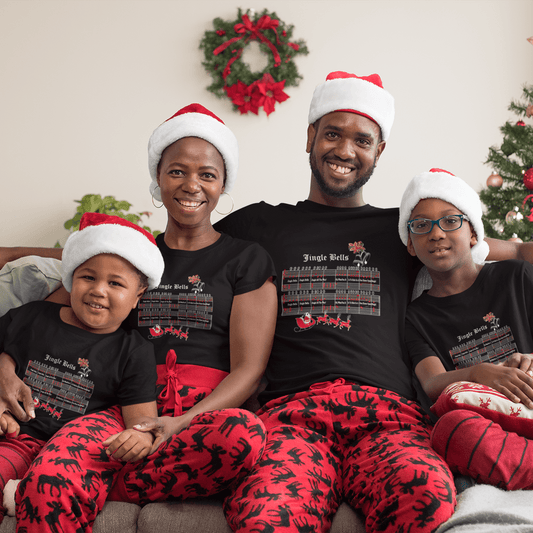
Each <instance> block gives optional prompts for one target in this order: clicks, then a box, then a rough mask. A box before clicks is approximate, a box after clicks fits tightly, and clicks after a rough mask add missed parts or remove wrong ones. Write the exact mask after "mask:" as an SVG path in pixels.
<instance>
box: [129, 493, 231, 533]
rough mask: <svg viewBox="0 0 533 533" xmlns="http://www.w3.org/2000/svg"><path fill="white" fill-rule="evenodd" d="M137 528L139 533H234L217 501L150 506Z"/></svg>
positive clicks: (220, 502)
mask: <svg viewBox="0 0 533 533" xmlns="http://www.w3.org/2000/svg"><path fill="white" fill-rule="evenodd" d="M137 525H138V531H139V533H153V532H154V531H157V533H192V532H196V531H198V532H200V531H201V532H202V533H231V529H230V527H229V526H228V524H227V522H226V519H225V517H224V513H223V511H222V501H221V500H220V499H217V498H205V499H199V500H185V501H182V502H168V503H167V502H166V503H149V504H148V505H146V506H145V507H143V508H142V510H141V513H140V515H139V521H138V524H137Z"/></svg>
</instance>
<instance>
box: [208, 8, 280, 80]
mask: <svg viewBox="0 0 533 533" xmlns="http://www.w3.org/2000/svg"><path fill="white" fill-rule="evenodd" d="M278 25H279V20H277V19H273V18H270V17H269V16H268V15H263V16H262V17H261V18H260V19H259V20H258V21H257V23H256V24H254V23H253V22H252V21H251V20H250V17H249V16H248V15H243V16H242V24H241V23H239V24H235V26H234V27H233V29H234V30H235V33H239V34H240V35H239V36H238V37H233V38H232V39H230V40H229V41H226V42H225V43H223V44H221V45H220V46H219V47H217V48H215V49H214V50H213V54H214V55H216V56H217V55H218V54H221V53H222V52H223V51H224V50H225V49H226V48H227V47H228V46H230V45H231V44H233V43H235V42H237V41H240V40H241V39H244V37H246V35H247V34H250V36H249V37H248V40H253V39H259V40H260V41H261V42H262V43H265V44H266V45H267V46H268V47H269V48H270V50H271V51H272V55H273V56H274V66H275V67H278V66H279V65H280V64H281V58H280V57H279V54H278V51H277V49H276V47H275V46H274V45H273V44H272V43H271V42H270V40H269V39H267V38H266V37H265V36H264V35H263V34H262V33H261V32H262V31H264V30H273V31H274V33H275V34H276V41H277V42H278V44H279V37H278V32H277V31H276V28H277V27H278ZM242 50H243V49H242V48H241V49H240V50H239V51H238V52H237V55H236V56H235V57H232V58H231V59H230V60H229V61H228V64H227V65H226V67H225V68H224V72H223V73H222V77H223V78H224V79H226V78H227V77H228V76H229V75H230V72H231V65H232V63H234V62H235V61H237V59H239V58H240V57H241V54H242Z"/></svg>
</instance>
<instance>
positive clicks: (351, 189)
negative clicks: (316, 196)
mask: <svg viewBox="0 0 533 533" xmlns="http://www.w3.org/2000/svg"><path fill="white" fill-rule="evenodd" d="M313 148H314V145H313V146H312V147H311V153H310V154H309V164H310V165H311V172H312V173H313V176H314V177H315V180H316V182H317V184H318V186H319V187H320V190H321V191H322V192H323V193H324V194H325V195H326V196H330V197H332V198H351V197H352V196H355V194H356V193H357V192H358V191H359V189H360V188H361V187H363V185H365V184H366V183H367V182H368V180H369V179H370V177H371V176H372V174H373V172H374V169H375V168H376V159H377V156H376V157H375V158H374V162H373V163H372V166H371V167H370V168H369V169H368V170H367V171H366V172H365V173H364V174H361V175H358V176H357V178H356V179H355V180H354V181H352V182H351V183H348V184H347V185H345V186H344V187H342V188H333V187H330V186H329V185H328V184H327V183H326V180H325V179H324V176H323V174H322V173H321V172H320V170H319V168H318V166H317V164H316V160H315V157H314V150H313Z"/></svg>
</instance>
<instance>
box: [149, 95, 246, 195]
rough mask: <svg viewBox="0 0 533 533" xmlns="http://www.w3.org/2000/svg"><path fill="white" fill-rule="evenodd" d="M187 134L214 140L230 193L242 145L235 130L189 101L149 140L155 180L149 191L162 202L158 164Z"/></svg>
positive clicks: (151, 166)
mask: <svg viewBox="0 0 533 533" xmlns="http://www.w3.org/2000/svg"><path fill="white" fill-rule="evenodd" d="M184 137H199V138H200V139H203V140H204V141H207V142H209V143H211V144H212V145H213V146H214V147H215V148H216V149H217V150H218V151H219V152H220V155H221V156H222V159H224V165H225V167H226V182H225V189H224V190H225V192H230V191H231V189H232V188H233V185H234V184H235V180H236V178H237V169H238V166H239V146H238V144H237V139H236V137H235V135H234V134H233V132H232V131H231V130H230V129H229V128H228V127H227V126H226V125H225V124H224V122H222V120H221V119H220V118H218V117H217V116H216V115H215V114H214V113H212V112H211V111H209V109H206V108H205V107H204V106H203V105H200V104H190V105H188V106H186V107H184V108H182V109H180V110H179V111H178V112H177V113H176V114H175V115H172V116H171V117H170V118H169V119H168V120H166V121H165V122H163V124H161V125H160V126H159V127H157V128H156V129H155V130H154V132H153V133H152V136H151V137H150V140H149V142H148V168H149V170H150V176H151V177H152V183H151V184H150V193H151V194H152V196H153V197H154V198H155V199H156V200H158V201H161V189H159V188H158V185H157V165H158V164H159V161H160V160H161V154H162V153H163V151H164V150H165V148H166V147H167V146H170V145H171V144H172V143H175V142H176V141H178V140H179V139H183V138H184Z"/></svg>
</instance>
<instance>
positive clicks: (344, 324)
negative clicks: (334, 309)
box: [294, 313, 352, 333]
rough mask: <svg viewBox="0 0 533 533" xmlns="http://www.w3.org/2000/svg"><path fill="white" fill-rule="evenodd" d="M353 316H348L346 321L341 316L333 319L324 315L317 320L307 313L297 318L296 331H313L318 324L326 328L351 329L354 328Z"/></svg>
mask: <svg viewBox="0 0 533 533" xmlns="http://www.w3.org/2000/svg"><path fill="white" fill-rule="evenodd" d="M350 318H351V316H350V315H348V318H347V319H346V320H342V319H341V315H337V318H331V317H330V316H328V315H327V313H324V315H323V316H319V317H317V319H316V320H315V319H314V318H313V316H312V315H311V313H305V315H303V316H299V317H296V327H295V328H294V331H295V332H296V333H299V332H300V331H306V330H309V329H311V328H312V327H313V326H315V325H316V324H322V325H324V326H333V327H334V328H339V329H344V328H345V329H348V330H349V329H350V328H351V327H352V322H351V320H350Z"/></svg>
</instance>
